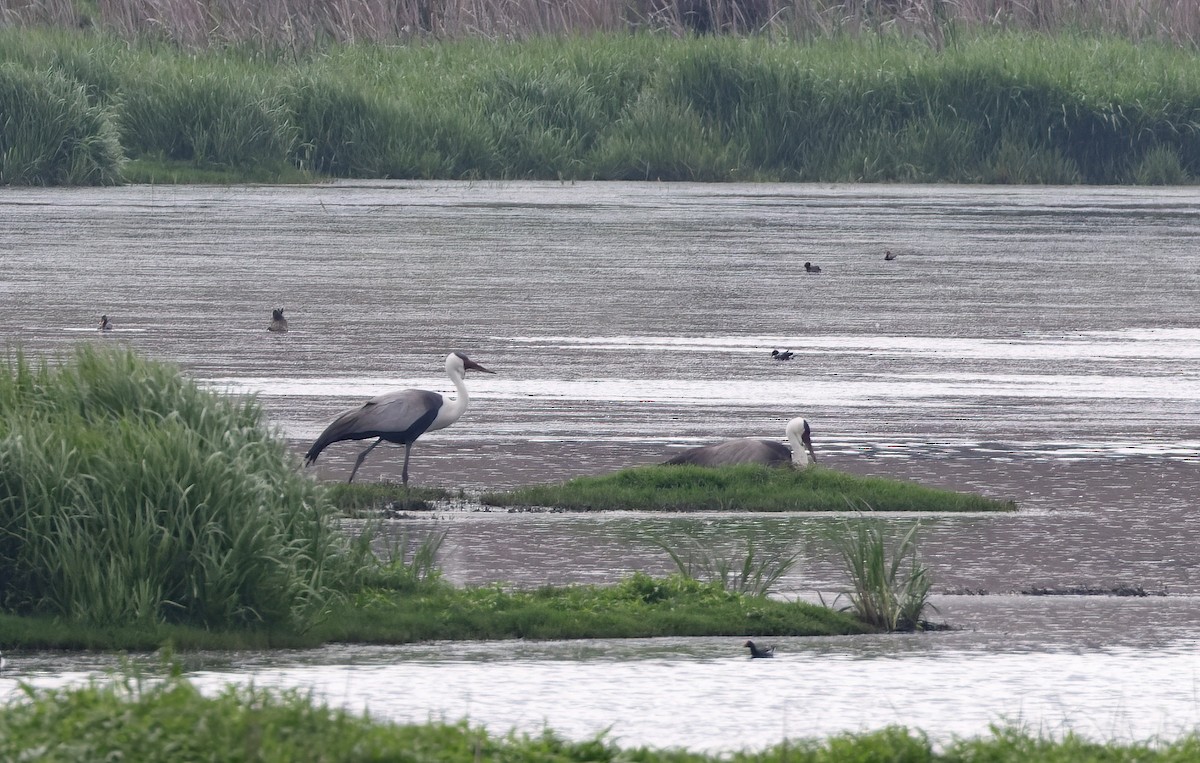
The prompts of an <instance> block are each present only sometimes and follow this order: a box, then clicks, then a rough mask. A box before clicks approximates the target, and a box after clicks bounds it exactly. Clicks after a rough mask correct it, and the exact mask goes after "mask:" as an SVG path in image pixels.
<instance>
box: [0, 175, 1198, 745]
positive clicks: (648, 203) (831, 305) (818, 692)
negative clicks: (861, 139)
mask: <svg viewBox="0 0 1200 763" xmlns="http://www.w3.org/2000/svg"><path fill="white" fill-rule="evenodd" d="M1198 202H1200V192H1198V191H1195V190H1193V189H1187V190H1169V189H1168V190H1157V189H1156V190H1148V189H1129V188H1121V189H1110V188H1100V189H1096V188H975V187H967V188H963V187H943V186H920V187H907V186H829V187H824V186H798V185H754V186H740V185H713V186H708V185H660V184H591V183H582V184H555V183H504V184H467V183H337V184H332V185H321V186H312V187H303V188H293V187H287V188H276V187H259V188H213V187H186V188H175V187H170V188H154V187H133V188H117V189H100V190H93V189H74V190H35V189H21V190H14V189H7V190H4V191H2V192H0V255H2V265H0V268H2V269H0V305H2V306H3V309H2V310H0V331H2V332H3V334H4V336H5V337H7V339H8V341H9V342H11V343H13V344H17V345H19V346H21V347H22V348H23V349H24V350H25V351H26V352H27V353H33V354H39V355H40V354H50V355H53V354H55V353H59V352H62V351H64V350H66V349H67V348H69V347H70V346H71V345H73V344H74V343H76V342H79V341H93V342H113V343H120V344H126V345H128V346H130V347H133V348H135V349H137V350H138V351H140V352H143V353H146V354H148V355H150V356H153V357H156V358H161V359H167V360H171V361H175V362H178V363H179V364H181V365H182V366H183V367H184V368H185V369H186V370H187V371H188V372H189V373H191V374H192V375H194V376H195V377H196V378H198V379H200V380H202V381H204V382H205V383H208V384H211V385H213V386H214V387H217V388H219V389H223V390H231V391H234V392H242V391H250V392H255V393H257V394H258V395H259V397H260V399H261V400H262V402H263V404H264V406H265V408H266V410H267V412H268V415H269V417H270V419H271V421H272V422H273V423H274V424H276V425H277V426H279V427H280V429H281V431H282V432H283V433H284V435H285V436H286V437H287V438H288V440H289V442H291V443H293V445H294V447H295V449H296V451H297V453H300V452H302V451H303V449H304V448H305V447H306V446H307V445H308V444H309V443H310V442H311V441H312V439H313V438H314V437H315V436H316V435H317V434H318V433H319V432H320V431H321V429H322V428H323V427H324V426H325V424H326V423H328V421H329V420H331V419H332V417H333V416H334V415H336V413H338V412H339V411H341V410H343V409H345V408H348V407H351V406H353V405H357V404H358V403H359V402H361V401H362V400H363V399H365V398H366V397H368V396H370V395H372V394H375V393H378V392H380V391H384V390H388V389H392V388H397V387H405V386H419V387H425V388H430V389H436V390H442V391H448V390H449V389H450V386H449V383H448V381H447V380H446V379H445V377H444V376H443V374H442V370H441V369H442V360H443V358H444V357H445V354H446V352H448V351H449V350H451V349H461V350H464V351H467V352H468V353H469V354H470V355H471V356H472V357H473V358H474V359H476V360H478V361H480V362H482V363H484V364H485V365H487V366H488V367H489V368H492V369H493V370H495V371H497V372H498V375H497V376H494V377H492V376H469V377H468V379H467V383H468V386H469V388H470V390H471V393H472V403H471V408H470V410H469V411H468V412H467V414H466V415H465V416H464V418H463V419H462V421H460V422H459V423H458V424H457V425H455V426H454V427H452V428H450V429H447V430H444V431H441V432H437V433H434V434H432V435H430V436H428V437H427V438H425V439H423V440H421V441H420V442H419V443H418V444H417V446H416V447H415V448H414V451H413V463H412V467H411V471H412V478H413V480H414V482H416V483H418V484H436V485H444V486H452V487H457V486H461V487H464V488H466V489H468V490H479V489H491V488H506V487H511V486H516V485H520V484H526V483H532V482H542V481H549V480H561V479H566V478H568V477H571V476H576V475H580V474H594V473H602V472H607V471H610V470H613V469H617V468H621V467H624V466H629V465H633V464H642V463H652V462H655V461H659V460H662V459H664V458H666V457H667V456H668V455H669V454H670V453H671V452H673V450H674V449H676V448H678V447H682V446H688V445H693V444H697V443H700V442H706V441H710V440H713V439H718V438H722V437H731V436H742V435H759V436H768V437H780V438H782V428H783V424H784V422H786V421H787V419H789V418H790V417H791V416H794V415H797V414H804V415H805V416H807V417H808V418H809V419H810V420H811V421H812V423H813V439H814V445H815V447H816V449H817V453H818V456H819V457H820V458H821V460H822V463H823V464H825V465H827V466H831V467H833V468H837V469H844V470H847V471H853V472H857V473H862V474H879V475H885V476H893V477H900V478H907V479H914V480H919V481H922V482H926V483H929V484H933V485H940V486H944V487H950V488H955V489H963V490H971V491H975V492H980V493H984V494H987V495H992V496H995V497H1003V498H1012V499H1015V500H1016V501H1018V503H1019V505H1020V508H1021V511H1020V512H1019V513H1017V514H1015V515H1004V516H979V515H972V516H939V517H931V518H927V519H925V520H924V522H923V524H924V529H923V531H922V542H921V548H922V551H923V554H924V557H925V561H926V562H927V563H928V564H929V565H930V567H931V568H932V571H933V575H934V580H935V584H936V589H935V590H937V591H938V592H939V596H938V597H937V599H936V601H937V604H938V606H939V607H940V608H941V612H942V619H945V620H947V621H949V622H951V623H953V624H956V625H961V626H964V628H965V630H964V631H960V632H956V633H951V634H929V635H925V636H919V637H912V638H910V637H903V638H894V637H886V638H880V637H872V638H855V639H827V640H802V639H791V640H780V645H781V653H780V657H779V658H777V659H776V660H774V661H771V662H764V663H763V664H761V665H760V664H759V662H755V663H749V662H748V661H746V660H745V656H744V654H743V650H742V649H741V648H740V643H741V642H740V641H738V640H737V639H716V640H711V639H709V640H706V639H700V640H679V641H669V642H659V641H644V642H643V641H635V642H630V643H611V642H604V643H592V642H587V643H581V644H573V643H564V644H546V645H536V644H499V645H477V644H465V645H449V646H447V645H439V646H438V647H435V648H430V647H425V646H413V647H405V648H396V649H390V650H384V649H379V650H367V649H327V650H319V651H318V652H315V653H310V654H302V655H283V656H280V655H269V656H247V657H245V658H244V659H243V658H238V659H234V660H230V659H228V658H227V657H213V658H212V659H211V660H210V661H209V662H204V661H199V662H198V664H197V665H196V670H197V675H198V677H200V678H202V679H203V680H204V681H208V682H210V683H211V684H212V685H214V686H215V685H217V684H219V683H220V682H221V681H225V680H247V677H250V676H252V677H253V678H254V680H255V681H257V682H259V683H278V684H286V685H299V686H312V687H315V688H317V689H318V690H319V691H320V692H321V693H322V694H323V695H324V696H326V697H327V698H329V699H330V700H331V701H334V702H344V703H346V704H348V705H351V706H355V707H365V706H369V707H370V709H371V711H372V712H373V713H375V714H378V715H381V716H386V717H395V718H402V719H411V720H424V719H425V718H427V717H431V716H432V717H445V718H447V719H451V720H453V719H457V718H459V717H462V716H469V717H470V718H472V719H473V720H475V721H476V722H479V723H485V724H488V725H489V726H492V727H494V728H495V729H497V730H504V729H507V728H509V727H511V726H514V725H516V726H519V727H521V728H524V729H528V730H534V731H536V730H538V729H540V728H541V725H542V723H543V721H547V722H548V723H549V725H550V726H552V727H553V728H556V729H559V730H561V731H563V732H564V733H569V734H571V735H587V734H591V733H595V732H597V731H599V730H602V729H604V728H607V727H610V726H611V727H612V729H613V731H612V733H613V736H614V737H616V738H618V739H621V740H622V741H627V742H630V743H644V744H654V745H669V744H681V745H688V746H694V747H705V748H710V749H731V748H739V747H743V746H760V745H763V744H767V743H770V742H772V741H777V740H778V739H780V738H782V737H783V736H784V735H791V736H804V735H808V734H824V733H830V732H833V731H838V730H842V729H860V728H875V727H878V726H881V725H886V724H888V723H901V724H908V725H912V726H916V727H921V728H925V729H927V730H929V731H930V732H931V733H934V734H942V735H946V734H974V733H984V732H986V730H987V724H988V723H990V722H994V721H1002V720H1004V719H1010V720H1018V721H1026V722H1031V723H1033V724H1035V725H1039V724H1040V725H1041V727H1044V728H1047V729H1048V730H1054V729H1057V728H1059V727H1061V726H1062V725H1064V724H1065V725H1068V726H1072V727H1075V728H1077V729H1079V730H1081V731H1085V732H1088V733H1092V734H1095V735H1098V736H1122V735H1132V736H1147V735H1150V734H1155V733H1174V732H1175V731H1177V730H1178V729H1180V728H1191V727H1193V726H1195V725H1196V724H1197V722H1198V721H1200V705H1198V704H1197V699H1196V697H1197V695H1196V677H1197V661H1196V658H1195V657H1194V656H1193V655H1194V654H1195V651H1196V650H1195V641H1196V631H1197V628H1198V627H1200V571H1198V569H1197V551H1196V548H1197V545H1196V544H1197V541H1196V539H1197V537H1200V533H1198V532H1197V530H1200V527H1198V525H1200V521H1198V520H1197V519H1196V515H1195V507H1196V496H1197V495H1198V494H1200V476H1198V475H1200V463H1198V460H1200V459H1198V456H1197V450H1198V448H1200V417H1198V415H1197V414H1200V370H1198V368H1197V361H1198V360H1200V318H1197V314H1196V306H1197V303H1198V300H1197V297H1198V296H1200V273H1198V268H1197V265H1196V258H1195V251H1194V242H1195V240H1196V235H1197V232H1198V228H1200V206H1198ZM885 249H890V250H891V251H893V252H895V253H897V255H898V257H897V259H896V260H895V261H891V262H885V261H884V259H883V253H884V250H885ZM806 261H811V262H814V263H816V264H819V265H821V267H822V269H823V272H822V273H821V274H820V275H809V274H806V273H805V270H804V263H805V262H806ZM279 306H282V307H283V308H284V309H285V312H286V314H287V317H288V319H289V322H290V325H291V331H290V332H289V333H288V334H285V335H275V334H269V333H267V332H266V330H265V329H266V324H267V322H268V320H269V318H270V309H271V308H272V307H279ZM101 313H107V314H108V315H109V316H110V317H111V318H112V319H113V321H114V323H115V324H116V327H117V330H116V331H114V332H111V334H108V335H100V334H99V333H98V332H96V331H94V330H93V329H92V328H91V327H92V326H93V325H94V322H95V321H96V319H97V318H98V317H99V315H100V314H101ZM785 348H786V349H790V350H792V351H793V352H794V353H795V355H796V357H795V359H794V360H792V361H790V362H786V363H780V362H776V361H773V360H772V359H771V357H770V351H771V350H772V349H785ZM358 451H359V448H358V447H357V445H355V444H343V445H338V446H334V447H332V448H331V449H329V450H328V451H326V453H325V454H323V455H322V457H321V461H320V462H319V464H318V470H319V474H321V475H322V476H323V477H326V478H329V479H344V478H345V476H346V475H348V474H349V469H350V467H351V465H352V463H353V460H354V457H355V456H356V455H357V453H358ZM401 459H402V450H401V449H399V448H388V447H381V448H378V449H376V450H375V451H374V452H373V453H372V454H371V456H370V457H369V458H368V460H367V462H366V463H365V465H364V466H363V468H362V470H360V479H366V480H370V479H380V478H393V479H394V478H396V477H397V476H398V473H399V467H400V460H401ZM894 521H895V522H896V523H897V524H905V523H908V522H910V521H912V518H911V517H900V518H896V519H895V520H894ZM836 522H837V519H836V518H835V517H832V516H800V517H797V516H786V517H784V516H763V515H721V514H713V515H703V516H686V517H672V516H661V515H659V516H649V515H644V514H631V515H624V514H605V515H561V514H515V515H513V514H507V513H500V512H495V513H467V512H459V511H445V512H437V513H435V514H433V515H429V516H422V517H420V518H418V519H415V520H409V521H398V522H396V523H395V531H396V532H397V533H398V534H400V533H405V532H407V533H409V534H410V535H419V534H421V533H425V532H429V531H440V530H446V531H447V532H448V535H447V540H446V546H445V551H446V553H445V557H444V565H445V569H446V573H447V575H448V577H449V578H450V579H452V580H454V581H456V582H469V583H481V582H488V581H507V582H512V583H515V584H519V585H537V584H541V583H545V582H554V583H561V582H576V581H577V582H608V581H612V580H615V579H618V578H619V577H621V576H623V575H625V574H628V573H629V572H630V571H632V570H637V569H643V570H647V571H649V572H653V573H659V572H667V571H669V569H670V567H669V564H670V562H669V560H668V559H667V558H666V557H665V555H664V554H663V552H662V551H661V550H660V549H659V548H658V547H657V546H656V545H655V544H654V542H653V541H652V540H651V538H652V537H667V538H668V539H683V538H685V537H687V536H699V537H703V538H706V539H707V540H708V542H710V543H713V544H715V545H717V546H721V545H722V544H729V545H730V546H733V545H736V544H738V543H742V542H745V541H747V540H753V541H754V542H756V543H759V544H763V545H772V544H773V545H774V546H775V547H785V546H786V547H789V548H794V549H799V550H801V552H802V559H801V562H800V564H798V565H797V567H796V568H795V569H794V570H793V572H792V573H791V574H790V575H789V576H788V577H787V578H786V579H785V580H784V581H783V584H782V593H783V594H785V595H789V596H803V597H813V596H815V595H816V592H822V593H823V594H824V595H826V597H828V596H829V595H830V593H831V592H834V591H836V590H837V589H839V588H840V587H841V586H842V584H843V582H844V581H843V580H842V577H841V573H840V571H839V569H838V566H837V565H836V564H835V562H834V559H833V557H832V554H831V551H830V543H829V541H828V532H829V529H830V527H831V526H832V525H833V524H835V523H836ZM1117 585H1129V586H1142V587H1144V588H1145V589H1146V590H1148V591H1153V592H1159V591H1164V592H1166V593H1167V594H1169V595H1168V596H1165V597H1152V598H1144V599H1136V600H1131V599H1117V598H1111V597H1105V598H1096V597H1076V598H1060V597H1054V598H1052V599H1051V598H1037V597H1030V596H1022V595H1019V592H1020V591H1021V590H1025V589H1029V588H1033V587H1058V586H1089V587H1095V588H1108V587H1112V586H1117ZM968 590H969V591H980V590H982V591H987V592H988V594H989V595H987V596H965V595H953V594H954V593H955V592H962V591H968ZM59 659H60V658H58V657H53V658H43V657H41V656H37V655H29V656H27V659H26V660H24V662H23V663H22V661H21V660H18V659H13V660H12V661H11V662H12V666H11V667H10V673H9V675H8V676H7V677H6V678H5V679H3V680H7V681H9V682H10V683H11V679H13V678H15V677H22V678H29V679H33V680H35V681H47V682H54V681H58V680H64V677H69V676H73V675H77V674H78V673H79V672H80V671H84V672H86V671H88V670H91V669H93V668H94V667H95V665H94V664H92V663H87V662H79V663H76V662H75V661H73V660H72V661H68V662H67V663H65V664H64V663H61V662H56V661H58V660H59ZM22 664H23V665H24V667H23V668H22V667H21V665H22ZM14 668H15V671H16V672H14ZM772 671H773V672H772ZM926 682H928V683H926ZM922 686H924V687H925V688H924V689H921V688H920V687H922ZM397 687H403V688H397ZM881 687H883V688H881ZM887 687H904V691H903V692H901V691H889V690H888V688H887ZM910 691H911V692H914V693H913V694H911V695H910V694H908V692H910ZM689 692H694V693H695V696H693V694H691V693H689ZM868 696H869V697H870V699H871V701H866V699H865V698H866V697H868ZM704 697H707V698H708V699H704ZM818 697H819V700H818V699H817V698H818ZM931 697H936V698H937V700H936V701H933V700H931ZM680 702H686V703H687V706H691V707H694V708H695V711H694V712H693V713H690V714H681V713H677V712H673V711H670V708H672V707H678V706H679V704H678V703H680ZM880 703H882V704H880ZM655 706H658V707H659V708H660V711H659V712H658V714H656V712H655V711H652V710H650V709H649V708H653V707H655ZM814 707H818V708H819V710H818V709H814ZM764 713H765V714H766V715H767V716H768V717H769V718H770V719H771V720H770V722H769V723H761V722H760V721H759V720H756V719H761V717H762V714H764Z"/></svg>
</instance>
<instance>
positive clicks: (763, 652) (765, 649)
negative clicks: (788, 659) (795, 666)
mask: <svg viewBox="0 0 1200 763" xmlns="http://www.w3.org/2000/svg"><path fill="white" fill-rule="evenodd" d="M742 646H748V647H750V657H751V658H752V659H753V658H755V657H774V656H775V647H773V646H757V645H756V644H755V643H754V642H753V641H749V640H747V641H746V643H745V644H742Z"/></svg>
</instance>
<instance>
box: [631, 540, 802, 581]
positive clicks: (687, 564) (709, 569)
mask: <svg viewBox="0 0 1200 763" xmlns="http://www.w3.org/2000/svg"><path fill="white" fill-rule="evenodd" d="M653 540H654V543H655V544H656V545H658V546H659V547H660V548H662V549H663V550H664V551H666V552H667V554H668V555H669V556H670V557H671V561H673V562H674V563H675V566H676V567H677V568H678V569H679V574H681V575H683V576H684V577H686V578H689V579H691V580H698V581H700V582H702V583H713V584H716V585H717V586H719V587H720V588H721V590H723V591H733V592H735V593H741V594H746V595H748V596H766V595H767V594H768V593H770V592H771V589H772V588H774V586H775V584H776V583H778V582H779V580H780V578H782V577H783V576H784V575H786V574H787V573H788V572H789V571H791V569H792V568H793V567H794V566H795V565H796V561H797V560H798V559H799V557H800V555H799V554H798V553H787V552H784V551H780V550H761V549H756V548H755V545H754V542H753V541H752V540H747V541H746V542H745V544H744V545H743V544H741V543H738V544H736V545H735V547H734V548H733V549H730V550H728V551H726V552H724V553H722V552H719V551H716V550H714V548H713V543H712V542H711V541H708V540H706V539H702V538H699V537H697V536H695V535H689V536H688V537H687V539H686V540H684V541H683V542H682V543H678V542H677V543H674V544H672V543H669V542H668V541H667V540H666V539H664V538H661V537H659V538H654V539H653Z"/></svg>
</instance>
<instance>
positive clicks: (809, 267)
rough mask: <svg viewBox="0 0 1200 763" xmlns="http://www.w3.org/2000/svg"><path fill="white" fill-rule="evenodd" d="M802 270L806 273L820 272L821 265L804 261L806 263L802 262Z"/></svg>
mask: <svg viewBox="0 0 1200 763" xmlns="http://www.w3.org/2000/svg"><path fill="white" fill-rule="evenodd" d="M804 272H806V273H820V272H821V266H820V265H814V264H812V263H811V262H806V263H804Z"/></svg>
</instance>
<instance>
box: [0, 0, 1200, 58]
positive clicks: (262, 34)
mask: <svg viewBox="0 0 1200 763" xmlns="http://www.w3.org/2000/svg"><path fill="white" fill-rule="evenodd" d="M0 24H5V25H26V26H27V25H53V26H58V27H63V28H80V27H99V28H102V29H104V30H106V31H107V32H110V33H112V34H115V35H117V36H120V37H122V38H124V39H128V40H140V39H146V38H150V39H154V40H161V41H166V42H170V43H172V44H174V45H180V46H184V47H190V48H201V47H206V46H212V45H219V46H227V45H245V44H252V45H255V46H259V47H268V48H274V49H281V50H291V51H296V50H301V49H306V48H310V47H312V46H315V45H320V44H326V43H330V42H338V43H354V42H393V41H413V40H421V39H438V40H450V39H468V38H484V39H490V40H526V39H531V38H535V37H543V36H561V35H566V36H578V35H588V34H595V33H616V32H631V31H632V32H640V31H653V32H662V33H667V34H671V35H676V36H679V35H685V34H697V33H698V34H741V35H746V34H770V35H774V36H779V37H784V38H787V39H799V40H803V39H814V38H825V37H831V36H862V35H867V34H872V33H879V32H881V31H882V32H887V33H890V34H899V35H904V36H907V37H910V38H913V39H917V40H920V41H922V42H923V43H925V44H931V45H934V46H943V45H946V44H948V41H951V40H953V38H954V37H955V36H957V35H959V34H962V33H964V32H967V33H974V32H976V31H978V30H1009V31H1011V30H1016V31H1023V32H1037V33H1043V34H1057V33H1061V32H1064V31H1084V32H1086V33H1089V34H1102V35H1109V36H1119V37H1124V38H1126V39H1129V40H1131V41H1133V42H1143V41H1151V40H1153V41H1159V42H1168V43H1171V44H1175V45H1184V46H1189V47H1194V46H1195V45H1196V43H1197V41H1200V7H1198V6H1197V5H1196V3H1194V2H1192V0H1089V2H1078V1H1077V0H955V1H954V2H946V0H569V1H564V2H557V3H547V2H545V0H397V1H396V2H388V1H387V0H263V1H261V2H253V3H244V2H234V0H103V1H102V2H99V3H94V4H93V3H90V2H79V1H78V0H77V1H76V2H72V1H71V0H0Z"/></svg>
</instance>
